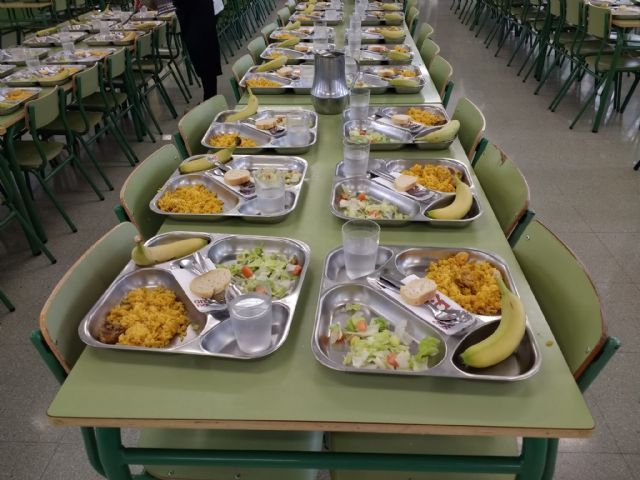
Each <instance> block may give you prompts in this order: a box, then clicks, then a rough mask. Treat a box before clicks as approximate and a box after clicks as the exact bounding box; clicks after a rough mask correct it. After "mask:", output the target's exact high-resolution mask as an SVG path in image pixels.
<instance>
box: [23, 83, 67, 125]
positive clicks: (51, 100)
mask: <svg viewBox="0 0 640 480" xmlns="http://www.w3.org/2000/svg"><path fill="white" fill-rule="evenodd" d="M59 88H60V87H56V88H54V89H53V90H52V91H50V92H49V93H47V94H45V95H40V97H38V98H36V99H35V100H31V101H30V102H27V103H26V104H25V106H24V108H25V111H26V112H27V116H28V118H29V128H31V129H36V130H38V129H39V128H42V127H44V126H45V125H48V124H50V123H51V122H53V121H54V120H55V119H56V118H58V116H59V115H60V104H59V99H58V90H59Z"/></svg>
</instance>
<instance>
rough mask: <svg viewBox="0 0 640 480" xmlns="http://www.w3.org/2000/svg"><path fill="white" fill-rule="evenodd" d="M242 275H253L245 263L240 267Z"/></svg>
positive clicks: (249, 276)
mask: <svg viewBox="0 0 640 480" xmlns="http://www.w3.org/2000/svg"><path fill="white" fill-rule="evenodd" d="M242 275H244V278H251V277H253V272H252V271H251V269H250V268H249V267H247V266H246V265H245V266H243V267H242Z"/></svg>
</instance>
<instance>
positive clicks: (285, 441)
mask: <svg viewBox="0 0 640 480" xmlns="http://www.w3.org/2000/svg"><path fill="white" fill-rule="evenodd" d="M165 148H166V147H165ZM136 234H137V230H136V228H135V227H134V226H133V225H132V224H130V223H121V224H120V225H118V226H116V227H114V228H113V229H112V230H111V231H109V232H108V233H107V234H106V235H104V236H103V237H102V238H101V239H100V240H98V241H97V242H96V243H95V244H94V245H93V246H92V247H91V248H90V249H89V250H88V251H87V252H86V253H85V254H84V255H82V256H81V257H80V259H79V260H78V261H77V262H76V263H75V264H74V265H73V266H72V267H71V268H70V269H69V271H68V272H67V274H66V275H65V276H64V277H63V278H62V280H60V282H59V283H58V285H57V286H56V287H55V289H54V290H53V292H52V293H51V295H50V297H49V299H48V300H47V302H46V303H45V306H44V307H43V310H42V313H41V315H40V328H39V330H36V331H35V332H33V333H32V334H31V342H32V344H33V345H34V346H35V348H36V349H37V351H38V353H40V355H41V356H42V358H43V360H44V361H45V363H46V364H47V366H48V367H49V369H50V370H51V372H52V373H53V375H54V376H55V378H56V379H57V380H58V381H59V382H60V383H62V382H63V381H64V379H65V378H66V376H67V374H68V373H69V372H70V371H71V369H72V368H73V366H74V364H75V363H76V361H77V360H78V358H79V357H80V354H81V353H82V351H83V350H84V347H85V346H84V344H83V343H82V341H81V340H80V337H79V336H78V326H79V324H80V322H81V320H82V319H83V317H84V315H85V314H86V313H87V312H88V311H89V310H90V309H91V307H92V306H93V305H94V303H95V302H96V301H97V300H98V298H99V297H100V296H101V295H102V294H103V293H104V291H105V290H106V289H107V288H108V287H109V285H110V284H111V282H112V281H113V280H114V278H115V277H116V276H117V275H118V273H119V272H120V271H121V270H122V268H124V266H125V265H126V264H127V262H128V261H129V260H130V258H131V247H132V245H133V238H134V236H135V235H136ZM97 273H98V274H97ZM141 355H145V354H144V353H142V352H141ZM81 430H82V434H83V437H84V439H85V450H86V453H87V456H88V458H89V460H90V462H91V464H92V466H93V467H94V469H95V470H96V471H97V472H98V473H99V474H100V475H104V473H103V472H104V469H103V464H102V462H101V460H100V458H99V456H98V452H97V448H96V438H95V430H94V429H93V428H82V429H81ZM139 447H142V448H149V449H159V448H161V449H167V455H172V454H173V455H176V456H179V455H180V453H179V452H180V449H185V448H188V449H198V450H202V451H203V454H207V453H209V454H212V453H215V452H213V451H212V450H219V449H225V450H226V449H248V450H250V449H255V450H296V451H320V450H321V449H322V434H321V433H320V432H317V433H316V432H311V433H307V432H265V431H262V432H243V431H224V430H179V429H167V430H163V429H150V430H142V431H141V432H140V441H139ZM141 455H142V457H138V458H139V459H142V463H144V462H145V456H144V454H143V453H141ZM149 463H152V462H149ZM176 463H178V462H176ZM145 470H146V472H145V474H143V476H144V477H146V478H151V477H148V475H149V474H150V475H152V476H153V477H154V478H169V477H175V478H181V479H185V480H186V479H204V478H234V477H235V478H240V477H242V478H243V479H244V478H247V479H252V478H259V479H261V480H262V479H264V480H313V479H315V478H316V475H317V472H316V471H314V470H290V469H281V470H267V471H264V472H262V471H259V470H252V469H250V468H233V467H190V466H188V465H185V462H181V463H179V465H175V466H167V465H149V466H145Z"/></svg>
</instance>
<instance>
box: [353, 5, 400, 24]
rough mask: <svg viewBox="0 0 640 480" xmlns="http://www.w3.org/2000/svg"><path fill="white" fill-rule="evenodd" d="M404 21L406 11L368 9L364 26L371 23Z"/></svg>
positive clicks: (398, 22) (397, 22) (363, 22)
mask: <svg viewBox="0 0 640 480" xmlns="http://www.w3.org/2000/svg"><path fill="white" fill-rule="evenodd" d="M403 23H404V13H403V12H402V10H400V11H393V12H391V11H389V12H386V11H384V10H371V9H367V12H366V16H365V19H364V20H362V25H363V26H371V25H402V24H403Z"/></svg>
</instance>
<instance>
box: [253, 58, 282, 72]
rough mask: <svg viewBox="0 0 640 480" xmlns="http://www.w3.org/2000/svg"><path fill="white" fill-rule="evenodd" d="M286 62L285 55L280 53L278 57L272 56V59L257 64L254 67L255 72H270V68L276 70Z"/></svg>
mask: <svg viewBox="0 0 640 480" xmlns="http://www.w3.org/2000/svg"><path fill="white" fill-rule="evenodd" d="M286 63H287V56H286V55H282V56H280V57H277V58H274V59H273V60H271V61H269V62H267V63H263V64H262V65H258V67H257V68H256V72H260V73H263V72H271V71H272V70H277V69H279V68H281V67H284V66H285V65H286Z"/></svg>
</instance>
